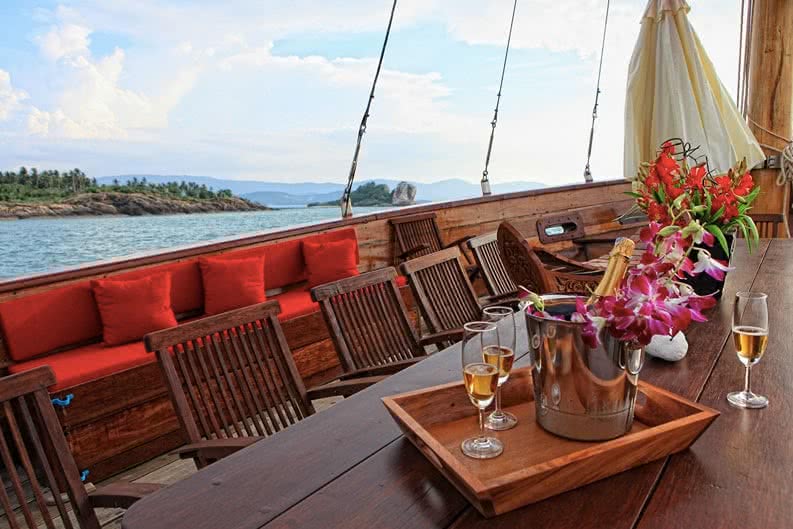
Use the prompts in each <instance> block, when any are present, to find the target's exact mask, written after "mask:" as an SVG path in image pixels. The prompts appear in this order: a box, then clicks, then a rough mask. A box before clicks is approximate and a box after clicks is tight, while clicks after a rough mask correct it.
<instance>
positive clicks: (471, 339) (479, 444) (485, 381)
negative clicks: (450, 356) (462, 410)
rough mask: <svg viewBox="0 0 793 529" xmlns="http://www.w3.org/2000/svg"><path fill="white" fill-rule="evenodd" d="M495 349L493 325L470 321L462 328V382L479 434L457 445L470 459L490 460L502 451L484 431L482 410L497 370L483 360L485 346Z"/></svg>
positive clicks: (490, 395)
mask: <svg viewBox="0 0 793 529" xmlns="http://www.w3.org/2000/svg"><path fill="white" fill-rule="evenodd" d="M493 346H496V347H498V327H497V326H496V324H495V323H492V322H484V321H474V322H470V323H466V324H465V325H464V326H463V342H462V359H463V381H464V383H465V390H466V392H467V393H468V398H469V399H471V403H472V404H473V405H474V406H476V407H477V410H478V411H479V435H478V436H477V437H471V438H469V439H466V440H465V441H463V442H462V444H461V445H460V448H461V449H462V451H463V453H464V454H465V455H467V456H468V457H473V458H474V459H490V458H491V457H496V456H498V455H499V454H501V452H503V451H504V445H503V444H501V441H499V440H498V439H496V438H495V437H488V436H487V435H486V433H485V432H486V430H485V408H487V407H488V406H490V403H491V402H493V398H494V397H495V395H496V389H497V388H498V373H499V372H498V368H497V367H496V366H494V365H491V364H488V363H486V362H485V361H484V359H483V356H482V355H483V351H484V350H485V349H486V348H488V347H493Z"/></svg>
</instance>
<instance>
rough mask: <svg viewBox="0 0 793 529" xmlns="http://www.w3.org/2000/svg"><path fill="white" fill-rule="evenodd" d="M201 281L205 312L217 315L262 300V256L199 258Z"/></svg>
mask: <svg viewBox="0 0 793 529" xmlns="http://www.w3.org/2000/svg"><path fill="white" fill-rule="evenodd" d="M199 265H200V266H201V277H202V279H203V282H204V312H205V313H206V314H208V315H210V314H220V313H221V312H226V311H228V310H232V309H237V308H240V307H247V306H248V305H255V304H256V303H262V302H263V301H264V300H265V299H266V296H265V294H264V257H248V258H246V259H229V258H228V257H225V256H222V257H206V258H202V259H199Z"/></svg>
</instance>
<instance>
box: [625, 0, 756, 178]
mask: <svg viewBox="0 0 793 529" xmlns="http://www.w3.org/2000/svg"><path fill="white" fill-rule="evenodd" d="M689 10H690V8H689V6H688V4H687V3H686V2H685V0H650V2H649V4H648V5H647V9H646V10H645V13H644V17H643V18H642V28H641V32H640V34H639V40H638V41H637V43H636V47H635V48H634V50H633V56H632V57H631V62H630V67H629V71H628V89H627V95H626V99H625V164H624V174H625V178H628V179H631V178H633V177H635V176H636V171H637V168H638V167H639V164H640V163H641V162H643V161H649V160H651V159H653V158H655V156H656V153H657V150H658V148H659V146H660V144H661V143H662V142H663V141H664V140H667V139H669V138H683V139H685V140H686V141H688V142H690V143H691V144H692V145H695V146H696V145H701V147H702V149H701V150H700V151H699V152H701V153H702V154H707V156H708V161H709V163H710V168H711V169H718V170H720V171H726V170H727V169H728V168H730V167H731V166H732V165H733V164H734V163H735V162H736V160H740V159H742V158H746V161H747V163H748V165H749V167H753V166H754V165H755V164H757V163H759V162H762V161H763V160H764V159H765V156H764V155H763V151H762V150H761V149H760V145H758V143H757V140H756V139H755V138H754V135H753V134H752V132H751V131H750V130H749V127H748V125H747V124H746V121H745V120H744V119H743V117H742V116H741V114H740V112H739V111H738V108H737V107H736V105H735V103H734V102H733V100H732V98H731V97H730V95H729V93H728V92H727V89H726V88H725V87H724V85H723V84H722V82H721V81H720V80H719V77H718V76H717V75H716V70H715V68H714V67H713V63H712V62H711V61H710V59H709V58H708V56H707V54H706V53H705V50H704V48H703V47H702V43H701V42H700V40H699V37H697V34H696V32H695V31H694V28H693V27H692V26H691V23H690V22H689V20H688V16H687V14H688V12H689Z"/></svg>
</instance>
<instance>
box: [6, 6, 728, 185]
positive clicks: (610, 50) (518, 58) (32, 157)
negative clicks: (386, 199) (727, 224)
mask: <svg viewBox="0 0 793 529" xmlns="http://www.w3.org/2000/svg"><path fill="white" fill-rule="evenodd" d="M645 3H646V2H645V1H644V0H612V1H611V12H610V19H609V29H608V34H607V38H606V51H605V57H604V66H603V79H602V87H601V88H602V94H601V98H600V108H599V118H598V121H597V124H596V136H595V146H594V151H593V155H592V171H593V173H594V176H595V179H596V180H598V179H601V180H605V179H612V178H617V177H620V176H622V145H623V116H624V99H625V84H626V79H627V68H628V61H629V60H630V56H631V53H632V50H633V47H634V44H635V41H636V38H637V36H638V32H639V22H640V19H641V14H642V12H643V11H644V6H645ZM689 3H690V4H691V7H692V11H691V14H690V18H691V21H692V23H693V25H694V28H695V29H696V30H697V32H698V34H699V36H700V38H701V39H702V41H703V44H704V46H705V49H706V50H708V52H709V54H710V57H711V59H712V60H713V62H714V64H715V66H716V69H717V71H718V73H719V75H720V76H721V79H722V81H723V82H724V84H725V85H726V86H727V87H728V89H730V91H731V92H732V93H733V94H734V91H735V86H736V75H737V54H738V30H739V18H740V0H690V2H689ZM605 7H606V0H518V6H517V14H516V19H515V27H514V31H513V42H512V50H511V51H510V55H509V62H508V65H507V72H506V79H505V81H504V89H503V95H502V100H501V107H500V112H499V121H498V126H497V129H496V137H495V144H494V147H493V154H492V160H491V165H490V171H489V173H490V178H491V180H492V181H494V182H498V181H518V180H530V181H537V182H542V183H545V184H547V185H561V184H565V183H575V182H580V181H582V180H583V178H582V172H583V167H584V164H585V161H586V148H587V142H588V138H589V126H590V121H591V112H592V105H593V102H594V90H595V82H596V76H597V65H598V58H599V55H600V39H601V35H602V29H603V17H604V14H605ZM390 8H391V0H292V1H289V2H284V1H282V0H281V1H278V0H226V1H224V2H218V1H217V0H111V1H108V0H72V1H69V2H59V1H50V0H0V23H1V24H2V27H3V31H2V32H0V169H4V170H8V169H13V168H17V167H19V166H20V165H26V166H36V167H39V168H40V169H68V168H73V167H79V168H81V169H83V170H84V171H85V172H86V173H87V174H88V175H90V176H96V177H98V176H106V175H118V174H174V175H185V174H192V175H208V176H215V177H219V178H232V179H239V180H266V181H279V182H306V181H313V182H345V181H346V176H347V173H348V171H349V166H350V161H351V158H352V154H353V148H354V145H355V138H356V135H357V129H358V124H359V123H360V120H361V115H362V113H363V109H364V106H365V104H366V99H367V97H368V92H369V89H370V85H371V80H372V77H373V75H374V70H375V68H376V64H377V57H378V55H379V51H380V46H381V45H382V39H383V35H384V30H385V26H386V23H387V20H388V14H389V12H390ZM511 10H512V1H511V0H401V1H399V3H398V6H397V11H396V16H395V20H394V27H393V30H392V34H391V38H390V41H389V46H388V49H387V51H386V57H385V62H384V66H383V68H384V69H383V72H382V74H381V77H380V82H379V85H378V87H377V92H376V96H375V99H374V102H373V105H372V110H371V117H370V119H369V126H368V129H367V133H366V136H365V138H364V147H363V150H362V153H361V156H360V161H359V165H358V178H361V179H366V178H395V179H404V180H414V181H419V182H432V181H438V180H443V179H447V178H463V179H466V180H470V181H477V180H479V178H480V177H481V173H482V168H483V163H484V158H485V153H486V150H487V141H488V137H489V134H490V121H491V119H492V113H493V107H494V105H495V99H496V92H497V90H498V80H499V76H500V73H501V62H502V60H503V54H504V44H505V42H506V37H507V31H508V27H509V16H510V14H511Z"/></svg>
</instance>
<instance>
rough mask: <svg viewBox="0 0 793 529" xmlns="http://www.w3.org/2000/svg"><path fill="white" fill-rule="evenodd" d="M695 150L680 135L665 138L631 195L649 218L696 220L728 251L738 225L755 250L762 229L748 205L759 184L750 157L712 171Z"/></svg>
mask: <svg viewBox="0 0 793 529" xmlns="http://www.w3.org/2000/svg"><path fill="white" fill-rule="evenodd" d="M695 150H696V149H690V148H689V147H688V145H687V144H686V143H684V142H683V141H681V140H670V141H667V142H665V143H664V144H663V145H662V146H661V152H660V153H659V154H658V158H657V159H656V160H655V161H654V162H651V163H643V164H642V165H641V167H639V174H638V175H637V177H636V179H635V180H634V181H633V191H631V192H630V195H631V196H633V197H634V198H636V205H637V207H639V208H640V209H641V210H643V211H644V212H645V213H647V216H648V217H649V218H650V220H651V221H654V222H658V223H660V224H661V225H662V226H678V227H680V228H681V229H684V228H686V227H687V226H689V225H690V224H691V223H692V222H693V223H696V224H698V225H699V226H700V227H701V228H703V229H704V230H705V231H707V232H708V233H710V234H712V235H713V236H714V237H715V238H716V241H718V243H719V245H720V246H721V247H722V249H723V250H724V252H725V254H727V255H729V245H728V244H727V238H726V237H725V235H727V234H731V233H735V232H737V231H740V232H741V233H742V234H743V236H744V238H746V240H747V243H748V244H749V249H750V250H752V249H753V248H754V247H755V246H756V244H757V241H758V239H759V235H758V233H757V227H756V226H755V224H754V221H752V218H751V217H750V216H749V215H748V211H749V209H750V208H751V204H752V202H753V201H754V200H755V198H757V195H758V194H759V193H760V188H759V187H755V185H754V182H753V181H752V175H751V173H750V172H749V171H748V170H747V168H746V161H745V160H742V161H740V162H738V163H737V164H736V165H735V166H734V167H732V168H730V169H729V170H728V171H727V172H726V173H725V174H720V175H713V174H711V173H710V172H709V171H708V169H707V161H705V162H702V163H699V162H698V160H697V159H696V158H694V157H693V156H692V154H691V153H692V152H694V151H695Z"/></svg>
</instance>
